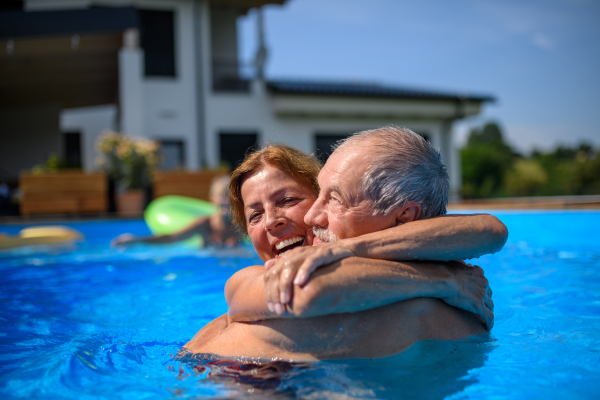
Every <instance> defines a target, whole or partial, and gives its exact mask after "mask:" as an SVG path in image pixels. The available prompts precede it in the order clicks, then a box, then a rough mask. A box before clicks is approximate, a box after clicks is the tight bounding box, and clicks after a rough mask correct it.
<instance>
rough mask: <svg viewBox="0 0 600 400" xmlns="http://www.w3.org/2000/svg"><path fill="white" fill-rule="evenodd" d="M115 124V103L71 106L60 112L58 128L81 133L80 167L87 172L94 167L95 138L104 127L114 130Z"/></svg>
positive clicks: (63, 130)
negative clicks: (94, 105) (80, 106)
mask: <svg viewBox="0 0 600 400" xmlns="http://www.w3.org/2000/svg"><path fill="white" fill-rule="evenodd" d="M116 124H117V106H115V105H106V106H96V107H82V108H72V109H67V110H62V111H61V113H60V130H61V131H62V132H68V131H75V132H79V133H80V134H81V158H82V167H83V169H84V170H85V171H88V172H89V171H93V170H94V169H96V164H95V160H96V156H97V153H96V147H95V143H96V138H97V137H98V135H99V134H100V132H102V131H103V130H105V129H111V130H115V129H116Z"/></svg>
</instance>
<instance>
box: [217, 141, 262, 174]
mask: <svg viewBox="0 0 600 400" xmlns="http://www.w3.org/2000/svg"><path fill="white" fill-rule="evenodd" d="M219 139H220V144H221V146H220V147H221V163H224V164H227V166H228V167H229V168H230V169H231V170H232V171H233V170H234V169H235V168H236V167H237V166H238V165H239V164H241V162H242V161H244V158H246V154H248V153H249V152H250V151H252V150H254V149H255V148H256V145H257V144H258V134H257V133H235V132H227V133H225V132H224V133H221V134H219Z"/></svg>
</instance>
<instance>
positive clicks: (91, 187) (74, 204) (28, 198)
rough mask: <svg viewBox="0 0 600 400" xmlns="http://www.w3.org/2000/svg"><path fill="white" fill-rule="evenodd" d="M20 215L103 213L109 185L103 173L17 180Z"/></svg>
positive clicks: (29, 176)
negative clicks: (19, 191) (19, 192)
mask: <svg viewBox="0 0 600 400" xmlns="http://www.w3.org/2000/svg"><path fill="white" fill-rule="evenodd" d="M19 189H20V190H21V214H22V215H33V214H82V213H103V212H106V210H107V206H108V194H107V190H108V182H107V179H106V175H105V174H103V173H91V174H88V173H84V172H71V171H69V172H56V173H45V174H39V175H34V174H32V173H30V172H24V173H21V175H20V176H19Z"/></svg>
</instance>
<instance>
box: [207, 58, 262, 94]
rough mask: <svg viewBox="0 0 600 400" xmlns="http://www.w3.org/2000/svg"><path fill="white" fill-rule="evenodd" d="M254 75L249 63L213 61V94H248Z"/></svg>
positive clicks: (225, 60)
mask: <svg viewBox="0 0 600 400" xmlns="http://www.w3.org/2000/svg"><path fill="white" fill-rule="evenodd" d="M255 75H256V73H255V71H254V67H253V66H252V65H251V64H250V63H243V62H239V61H237V60H231V59H221V58H219V59H213V63H212V76H213V79H212V85H213V91H214V92H234V93H249V92H250V81H251V80H252V79H253V78H254V76H255Z"/></svg>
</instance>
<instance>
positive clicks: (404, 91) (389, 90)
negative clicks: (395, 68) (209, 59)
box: [267, 80, 496, 102]
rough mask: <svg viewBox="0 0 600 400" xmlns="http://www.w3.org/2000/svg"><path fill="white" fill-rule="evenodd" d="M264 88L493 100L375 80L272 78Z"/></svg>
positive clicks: (289, 91) (288, 91)
mask: <svg viewBox="0 0 600 400" xmlns="http://www.w3.org/2000/svg"><path fill="white" fill-rule="evenodd" d="M267 88H268V90H269V91H270V92H271V93H280V94H300V95H304V94H305V95H324V96H342V97H379V98H396V99H423V100H452V101H479V102H484V101H489V102H494V101H496V98H495V97H494V96H491V95H481V94H471V93H466V92H455V93H451V92H441V91H440V92H438V91H431V90H421V89H416V88H408V87H400V86H387V85H380V84H377V83H356V82H323V81H296V80H272V81H268V82H267Z"/></svg>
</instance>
